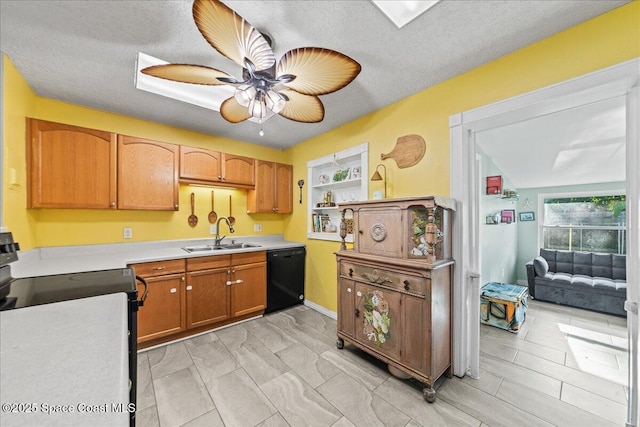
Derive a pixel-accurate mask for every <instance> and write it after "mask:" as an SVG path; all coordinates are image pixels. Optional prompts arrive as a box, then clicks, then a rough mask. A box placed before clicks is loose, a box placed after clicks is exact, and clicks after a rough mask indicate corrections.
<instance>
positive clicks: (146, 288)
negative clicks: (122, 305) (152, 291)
mask: <svg viewBox="0 0 640 427" xmlns="http://www.w3.org/2000/svg"><path fill="white" fill-rule="evenodd" d="M136 280H137V281H138V282H140V283H142V284H143V285H144V292H143V293H142V298H140V299H139V300H138V301H137V303H138V307H142V306H143V305H144V302H145V300H146V299H147V294H148V293H149V285H148V284H147V282H146V281H145V280H144V279H143V278H142V277H140V276H137V275H136Z"/></svg>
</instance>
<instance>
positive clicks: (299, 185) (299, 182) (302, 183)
mask: <svg viewBox="0 0 640 427" xmlns="http://www.w3.org/2000/svg"><path fill="white" fill-rule="evenodd" d="M303 186H304V179H300V180H298V187H300V204H302V187H303Z"/></svg>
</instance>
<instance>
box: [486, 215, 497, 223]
mask: <svg viewBox="0 0 640 427" xmlns="http://www.w3.org/2000/svg"><path fill="white" fill-rule="evenodd" d="M485 221H486V224H491V225H493V224H497V223H498V221H496V216H495V215H487V217H486V219H485Z"/></svg>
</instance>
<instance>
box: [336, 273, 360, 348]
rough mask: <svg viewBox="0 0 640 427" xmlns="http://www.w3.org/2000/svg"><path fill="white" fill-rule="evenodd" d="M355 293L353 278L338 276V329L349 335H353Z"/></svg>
mask: <svg viewBox="0 0 640 427" xmlns="http://www.w3.org/2000/svg"><path fill="white" fill-rule="evenodd" d="M355 294H356V284H355V282H354V281H353V280H349V279H345V278H340V279H339V282H338V331H340V332H342V333H345V334H347V335H350V336H353V328H354V324H355V319H356V317H355V310H356V306H355V303H354V296H355Z"/></svg>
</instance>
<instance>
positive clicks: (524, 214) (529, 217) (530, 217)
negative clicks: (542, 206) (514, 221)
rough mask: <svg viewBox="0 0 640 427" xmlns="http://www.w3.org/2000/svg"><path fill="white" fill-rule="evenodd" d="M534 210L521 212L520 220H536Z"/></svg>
mask: <svg viewBox="0 0 640 427" xmlns="http://www.w3.org/2000/svg"><path fill="white" fill-rule="evenodd" d="M535 219H536V218H535V215H534V214H533V212H520V221H535Z"/></svg>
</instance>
